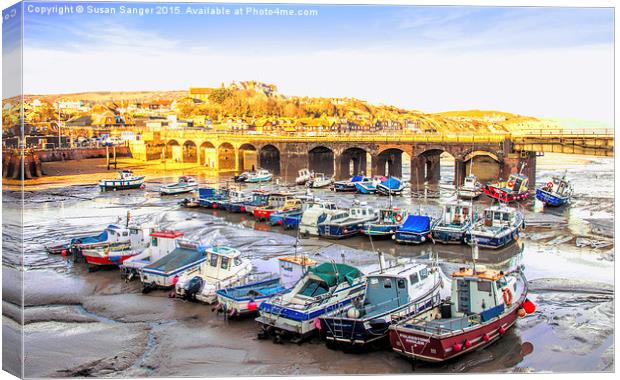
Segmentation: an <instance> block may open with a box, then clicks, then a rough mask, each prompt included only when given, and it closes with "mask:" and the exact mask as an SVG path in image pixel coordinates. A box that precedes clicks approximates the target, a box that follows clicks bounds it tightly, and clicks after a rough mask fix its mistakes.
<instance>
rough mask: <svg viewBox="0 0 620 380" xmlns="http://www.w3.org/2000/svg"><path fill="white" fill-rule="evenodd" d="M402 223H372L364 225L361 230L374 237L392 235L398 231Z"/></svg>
mask: <svg viewBox="0 0 620 380" xmlns="http://www.w3.org/2000/svg"><path fill="white" fill-rule="evenodd" d="M398 227H400V225H398V224H390V225H370V226H365V227H362V229H361V230H360V232H361V233H362V234H364V235H366V236H372V237H373V238H381V237H390V236H392V235H394V234H395V233H396V231H397V230H398Z"/></svg>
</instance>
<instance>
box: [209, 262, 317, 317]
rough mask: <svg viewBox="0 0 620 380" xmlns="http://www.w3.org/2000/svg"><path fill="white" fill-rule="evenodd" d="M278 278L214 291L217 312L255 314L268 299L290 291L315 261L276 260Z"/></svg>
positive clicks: (239, 314)
mask: <svg viewBox="0 0 620 380" xmlns="http://www.w3.org/2000/svg"><path fill="white" fill-rule="evenodd" d="M278 263H279V265H278V268H279V276H278V277H276V278H269V279H266V280H262V281H257V282H252V283H250V284H245V285H240V286H235V287H231V288H225V289H220V290H218V291H216V295H217V303H218V306H217V310H218V311H221V312H225V313H227V314H228V316H231V317H232V316H244V315H247V314H255V313H257V312H258V307H259V306H260V305H261V304H262V303H263V302H264V301H267V300H268V299H270V298H272V297H274V296H276V295H280V294H282V293H284V292H286V291H288V290H290V289H291V288H292V287H293V286H294V285H295V284H296V283H297V282H298V281H299V279H300V278H301V277H303V276H304V275H305V274H306V272H307V271H308V268H310V267H312V266H314V265H316V261H314V260H312V259H310V258H309V257H308V256H297V255H294V256H285V257H280V258H278Z"/></svg>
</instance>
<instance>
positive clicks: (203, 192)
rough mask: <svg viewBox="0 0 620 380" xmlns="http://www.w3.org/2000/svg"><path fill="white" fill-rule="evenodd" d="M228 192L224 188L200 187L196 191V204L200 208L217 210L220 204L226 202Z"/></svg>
mask: <svg viewBox="0 0 620 380" xmlns="http://www.w3.org/2000/svg"><path fill="white" fill-rule="evenodd" d="M229 191H230V190H229V189H228V188H226V187H221V188H214V187H204V188H203V187H201V188H200V189H198V202H199V203H200V206H202V207H206V208H212V209H217V208H219V204H220V203H221V202H223V201H226V200H228V193H229Z"/></svg>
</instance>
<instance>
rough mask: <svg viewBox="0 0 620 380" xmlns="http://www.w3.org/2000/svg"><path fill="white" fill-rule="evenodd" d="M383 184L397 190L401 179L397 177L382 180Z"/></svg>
mask: <svg viewBox="0 0 620 380" xmlns="http://www.w3.org/2000/svg"><path fill="white" fill-rule="evenodd" d="M381 184H382V185H383V186H385V187H387V188H388V189H390V190H396V189H399V188H400V180H398V179H396V178H391V177H390V178H388V179H386V180H385V181H383V182H381Z"/></svg>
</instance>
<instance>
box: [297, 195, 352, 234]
mask: <svg viewBox="0 0 620 380" xmlns="http://www.w3.org/2000/svg"><path fill="white" fill-rule="evenodd" d="M336 215H341V216H342V218H345V217H346V215H347V214H346V212H344V211H343V210H339V209H338V207H336V204H335V203H334V202H329V201H320V200H316V201H315V202H312V203H311V204H310V205H309V206H308V208H307V209H306V210H305V211H304V212H303V213H302V214H301V219H300V220H299V233H301V234H303V235H315V236H316V235H318V234H319V227H318V226H319V223H320V222H324V221H330V220H331V219H332V218H334V217H335V216H336Z"/></svg>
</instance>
